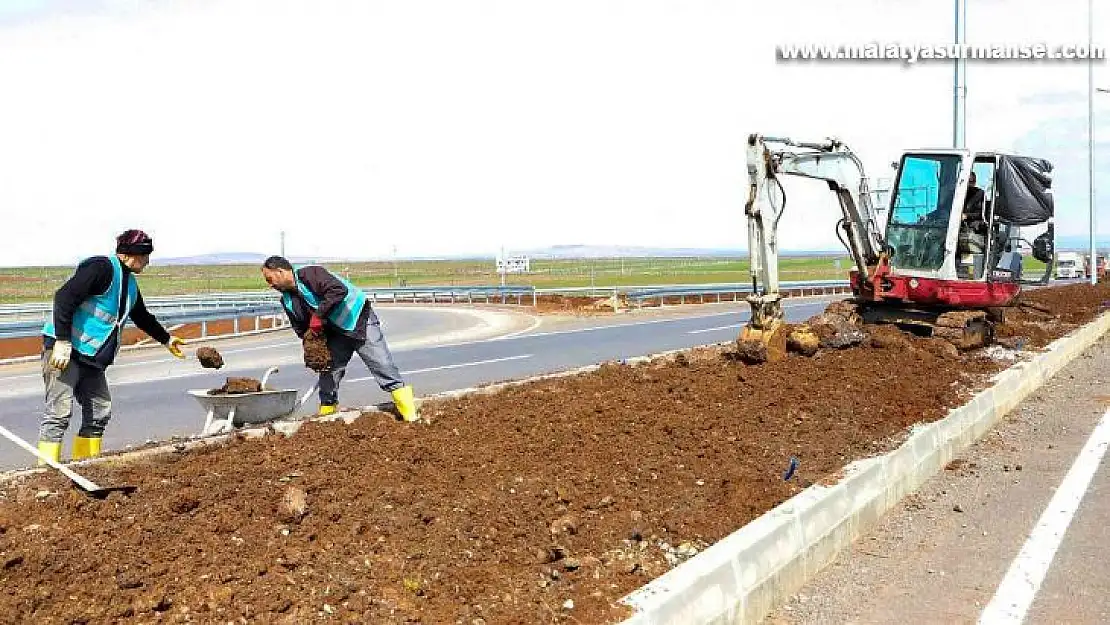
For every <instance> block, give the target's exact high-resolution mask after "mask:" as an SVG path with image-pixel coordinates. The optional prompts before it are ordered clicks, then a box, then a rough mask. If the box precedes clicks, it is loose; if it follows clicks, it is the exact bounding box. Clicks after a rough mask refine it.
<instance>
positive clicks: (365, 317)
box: [283, 265, 379, 341]
mask: <svg viewBox="0 0 1110 625" xmlns="http://www.w3.org/2000/svg"><path fill="white" fill-rule="evenodd" d="M297 279H299V280H300V281H301V283H302V284H304V285H305V287H307V288H308V290H309V291H312V294H313V295H315V296H316V301H317V303H318V304H319V308H318V309H317V311H316V314H317V315H318V316H319V317H320V318H321V319H323V320H324V334H325V335H329V336H330V335H341V336H346V337H347V338H350V339H353V340H355V341H365V340H366V326H367V324H378V323H379V320H378V315H377V314H376V313H375V312H374V310H373V309H372V308H371V307H370V302H369V301H367V302H366V306H365V307H363V309H362V314H361V315H359V318H358V323H356V324H355V329H354V331H353V332H347V331H345V330H343V328H340V327H338V326H336V325H335V324H334V323H332V322H331V321H329V320H328V314H329V313H331V311H332V309H333V308H335V307H336V306H338V305H340V304H342V302H343V299H344V298H346V297H347V287H346V286H345V285H344V284H343V283H342V282H340V281H339V279H338V278H336V277H335V276H334V275H333V274H332V273H331V272H330V271H328V270H327V269H324V268H323V267H319V266H316V265H310V266H308V267H302V268H301V269H300V270H299V271H297ZM290 295H291V296H292V298H291V299H292V300H293V307H292V309H290V308H289V307H288V306H283V307H284V308H285V313H286V315H287V316H288V317H289V324H290V325H291V326H293V331H294V332H296V333H297V336H298V337H301V338H304V335H305V333H306V332H308V321H309V318H310V317H311V316H312V308H310V307H309V305H308V302H306V301H305V300H304V297H302V296H301V293H300V291H297V290H294V291H293V292H291V293H290Z"/></svg>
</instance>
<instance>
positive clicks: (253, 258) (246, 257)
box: [154, 252, 341, 265]
mask: <svg viewBox="0 0 1110 625" xmlns="http://www.w3.org/2000/svg"><path fill="white" fill-rule="evenodd" d="M269 257H270V255H269V254H255V253H253V252H221V253H218V254H200V255H197V256H180V257H176V258H155V259H154V262H155V264H158V265H261V264H262V261H264V260H266V259H267V258H269ZM340 260H341V259H336V258H308V257H300V256H291V257H290V258H289V262H293V263H307V262H313V263H330V262H339V261H340Z"/></svg>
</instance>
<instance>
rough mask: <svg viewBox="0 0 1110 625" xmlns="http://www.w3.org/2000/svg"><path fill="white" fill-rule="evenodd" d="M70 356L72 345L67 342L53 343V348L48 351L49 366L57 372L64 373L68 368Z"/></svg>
mask: <svg viewBox="0 0 1110 625" xmlns="http://www.w3.org/2000/svg"><path fill="white" fill-rule="evenodd" d="M72 355H73V345H71V344H70V342H69V341H54V348H53V349H51V350H50V366H51V367H54V368H55V369H57V370H58V371H64V370H65V368H66V367H67V366H69V359H70V356H72Z"/></svg>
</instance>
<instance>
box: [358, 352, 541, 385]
mask: <svg viewBox="0 0 1110 625" xmlns="http://www.w3.org/2000/svg"><path fill="white" fill-rule="evenodd" d="M531 357H532V354H520V355H517V356H506V357H504V358H490V359H489V360H475V361H473V362H460V363H456V364H453V365H440V366H438V367H427V368H425V369H410V370H408V371H402V372H401V375H413V374H416V373H428V372H429V371H443V370H444V369H461V368H463V367H477V366H478V365H488V364H492V363H495V362H506V361H509V360H523V359H525V358H531ZM373 379H374V376H366V377H362V378H354V379H352V380H346V381H347V382H365V381H367V380H373Z"/></svg>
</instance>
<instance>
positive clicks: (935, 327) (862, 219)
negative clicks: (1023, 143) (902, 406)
mask: <svg viewBox="0 0 1110 625" xmlns="http://www.w3.org/2000/svg"><path fill="white" fill-rule="evenodd" d="M747 167H748V181H749V189H748V198H747V202H746V204H745V207H744V212H745V215H746V216H747V222H748V250H749V253H750V258H751V263H750V270H751V277H752V293H751V295H750V296H749V297H748V303H749V304H750V306H751V318H750V320H749V322H748V323H747V324H746V326H745V327H744V328H743V329H742V330H741V333H740V337H739V340H740V342H741V344H742V345H748V346H753V345H754V346H756V347H758V346H759V345H760V344H762V345H763V346H766V345H768V344H769V343H770V342H771V341H772V340H773V337H775V335H776V333H777V332H779V331H780V329H781V328H782V327H783V326H784V318H783V308H782V296H781V292H780V285H779V267H778V254H779V245H778V232H777V229H778V223H779V220H780V219H781V218H782V216H783V213H784V211H785V210H787V203H786V191H785V189H784V187H783V184H782V177H783V176H800V177H802V178H808V179H812V180H820V181H824V182H825V183H827V184H828V188H829V190H830V191H831V192H832V193H833V195H834V196H835V198H836V200H837V201H838V203H839V205H840V209H841V213H842V215H841V217H840V219H839V221H838V222H837V226H836V227H837V238H838V239H839V240H840V242H841V244H843V245H844V246H845V247H846V248H847V250H848V252H849V254H850V256H851V261H852V265H853V268H852V269H851V271H850V272H849V284H850V288H851V292H852V297H851V298H850V299H849V300H848V302H847V303H848V305H849V306H851V307H852V309H853V312H854V314H858V319H859V320H860V321H862V322H863V323H865V324H867V323H872V324H874V323H888V324H895V325H896V326H898V327H901V328H902V329H905V330H908V331H911V332H914V333H915V334H918V335H922V336H936V337H940V338H943V339H945V340H947V341H949V342H951V343H953V344H954V345H955V346H956V347H957V348H958V349H960V350H966V349H973V348H976V347H981V346H985V345H988V344H990V343H991V342H993V338H994V330H995V327H996V326H997V324H999V323H1001V322H1003V321H1004V319H1005V311H1006V309H1007V307H1010V306H1013V305H1014V304H1015V302H1016V301H1017V299H1018V296H1019V295H1020V293H1021V289H1022V285H1023V284H1045V283H1047V282H1048V280H1049V278H1050V275H1051V271H1052V262H1051V261H1052V259H1053V256H1054V253H1055V252H1054V234H1053V233H1054V226H1053V216H1054V203H1053V197H1052V189H1051V186H1052V177H1051V173H1052V169H1053V167H1052V164H1051V163H1050V162H1049V161H1047V160H1044V159H1039V158H1032V157H1028V156H1020V155H1016V154H1009V153H1000V152H973V151H969V150H964V149H919V150H909V151H905V152H903V153H902V154H901V156H900V159H899V160H898V161H897V162H895V163H892V167H894V168H895V169H896V172H895V175H894V178H893V187H892V188H891V190H890V196H889V208H888V210H887V211H886V213H887V214H886V219H885V220H882V219H880V216H879V212H878V211H877V210H876V207H875V206H874V204H873V201H872V193H871V190H870V189H869V184H868V180H869V178H868V176H867V174H866V173H865V172H864V167H863V164H862V162H861V160H860V158H859V157H858V156H857V154H855V153H854V152H853V151H852V150H851V149H850V148H849V147H848V146H847V145H845V144H844V142H842V141H841V140H839V139H836V138H830V139H825V140H823V141H818V142H801V141H794V140H792V139H789V138H784V137H770V136H763V135H759V134H752V135H750V136H749V137H748V141H747ZM880 222H885V223H882V224H881V223H880ZM1042 225H1044V226H1046V228H1045V231H1044V233H1043V234H1041V235H1040V236H1038V237H1036V238H1035V240H1034V241H1032V242H1030V241H1028V240H1026V239H1025V238H1023V237H1022V235H1021V229H1022V228H1025V227H1030V226H1042ZM1023 250H1028V251H1029V252H1030V253H1031V255H1032V256H1033V257H1034V258H1036V259H1037V260H1040V261H1041V262H1043V263H1045V265H1046V267H1045V273H1044V275H1043V276H1041V277H1040V278H1037V279H1032V280H1027V279H1026V278H1025V277H1023V275H1022V269H1023V253H1022V252H1023Z"/></svg>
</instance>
